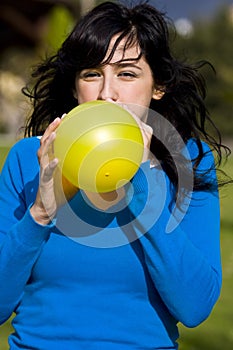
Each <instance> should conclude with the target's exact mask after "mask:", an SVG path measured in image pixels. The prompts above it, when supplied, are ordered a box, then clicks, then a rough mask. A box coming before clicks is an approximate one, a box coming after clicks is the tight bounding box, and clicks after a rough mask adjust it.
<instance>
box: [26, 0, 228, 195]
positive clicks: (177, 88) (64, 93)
mask: <svg viewBox="0 0 233 350" xmlns="http://www.w3.org/2000/svg"><path fill="white" fill-rule="evenodd" d="M116 34H118V35H119V38H118V40H117V41H116V44H115V46H114V47H113V50H112V52H111V53H110V55H109V57H108V58H107V59H106V60H105V62H103V60H104V58H105V57H106V53H107V49H108V47H109V43H110V41H111V39H112V37H113V36H114V35H116ZM122 38H126V44H125V49H126V48H127V47H129V46H130V45H132V44H134V43H138V44H139V47H140V49H141V55H144V57H145V59H146V61H147V62H148V64H149V66H150V67H151V70H152V74H153V78H154V82H155V85H156V86H157V87H158V88H159V89H162V90H164V91H165V94H164V96H163V98H162V99H161V100H159V101H157V100H152V101H151V106H150V108H151V109H153V110H154V111H157V112H158V113H160V114H161V115H163V116H164V117H165V118H166V119H167V120H168V121H169V122H170V123H172V125H173V126H174V127H175V128H176V130H177V131H178V133H179V134H180V135H181V137H182V139H183V140H184V142H185V143H186V142H187V141H188V140H189V139H190V138H194V139H195V142H196V144H197V148H198V155H197V157H196V158H195V162H194V175H195V176H194V179H195V181H194V189H205V190H207V189H209V188H210V187H211V186H212V185H213V184H210V183H208V181H207V180H203V179H205V176H204V177H200V174H199V175H197V172H196V168H197V166H198V164H199V163H200V161H201V159H202V158H203V157H204V153H205V152H204V151H203V146H202V142H201V139H203V140H205V141H207V142H208V144H209V145H210V148H211V149H212V150H214V151H216V152H217V158H218V163H219V164H220V163H221V158H222V151H221V149H222V148H224V149H225V151H226V153H227V152H229V150H228V148H227V147H225V146H223V145H222V144H221V137H220V134H219V132H218V129H217V128H216V127H215V125H214V123H213V122H212V121H211V119H210V117H209V114H208V111H207V109H206V106H205V103H204V98H205V91H206V88H205V81H204V79H203V77H202V76H201V74H200V73H199V68H201V67H202V66H203V65H205V64H208V63H207V62H204V61H203V62H200V63H198V64H196V65H190V64H189V65H188V64H186V63H184V62H181V61H178V60H177V59H176V58H175V57H173V56H172V53H171V50H170V46H169V45H170V43H169V41H170V39H169V26H168V23H167V21H166V17H165V14H164V13H161V12H160V11H158V10H157V9H155V8H154V7H153V6H151V5H149V4H148V3H146V2H143V3H140V4H138V5H135V6H131V7H130V6H129V7H127V6H124V5H122V4H119V3H114V2H104V3H102V4H101V5H99V6H97V7H95V8H94V9H93V10H91V11H90V12H89V13H87V14H86V15H85V16H84V17H83V18H81V20H80V21H79V22H78V23H77V25H76V26H75V27H74V29H73V31H72V32H71V34H70V35H69V36H68V37H67V39H66V40H65V41H64V43H63V45H62V47H61V48H60V49H59V51H58V52H57V54H56V55H54V56H53V57H51V58H49V59H47V60H46V61H45V62H43V63H42V64H41V65H39V66H38V67H37V68H36V70H35V71H34V73H33V77H34V78H36V79H37V81H36V84H35V85H34V87H33V88H32V89H31V90H30V89H27V88H25V89H24V90H23V92H24V94H26V95H27V96H29V97H30V98H31V99H32V101H33V107H34V109H33V112H32V115H31V116H30V118H29V120H28V122H27V124H26V129H25V136H30V135H40V134H42V133H43V132H44V130H45V128H46V127H47V125H48V124H49V123H50V122H52V121H53V120H54V119H55V118H56V117H57V116H62V115H63V114H64V113H67V112H68V111H69V110H71V109H72V108H74V107H75V106H76V105H77V100H76V99H75V98H74V96H73V91H74V83H75V78H76V76H77V74H78V73H79V72H80V71H81V70H83V69H86V68H91V67H96V66H99V65H100V64H103V63H107V62H108V61H110V59H111V57H112V55H113V54H114V51H115V49H116V47H117V45H118V43H119V42H120V41H121V40H122ZM206 122H210V123H211V124H212V126H213V128H214V130H215V132H216V135H217V140H218V141H217V140H215V138H214V137H213V136H210V135H209V134H208V132H207V131H206ZM171 139H172V138H171ZM171 142H172V141H171ZM151 151H152V153H154V155H155V156H156V157H157V158H158V159H159V160H160V161H161V164H162V166H163V168H164V170H165V171H166V173H167V174H168V176H169V178H170V179H171V181H172V183H173V184H174V185H175V187H177V184H178V173H177V168H176V164H175V163H176V162H175V161H174V159H173V155H171V154H169V152H168V150H167V148H166V147H164V145H163V144H162V142H161V140H159V138H156V137H155V136H153V138H152V143H151ZM179 151H180V150H179ZM181 163H182V162H180V163H179V164H180V166H181V167H182V165H181ZM209 170H210V169H209ZM215 185H216V184H215Z"/></svg>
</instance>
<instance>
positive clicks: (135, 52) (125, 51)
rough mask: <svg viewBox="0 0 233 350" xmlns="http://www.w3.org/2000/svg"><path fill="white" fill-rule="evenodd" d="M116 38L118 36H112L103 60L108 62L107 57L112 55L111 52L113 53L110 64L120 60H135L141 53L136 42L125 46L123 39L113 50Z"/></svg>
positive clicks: (125, 41)
mask: <svg viewBox="0 0 233 350" xmlns="http://www.w3.org/2000/svg"><path fill="white" fill-rule="evenodd" d="M117 38H118V35H116V36H114V37H113V38H112V39H111V41H110V44H109V47H108V50H107V53H106V56H105V58H104V61H105V60H108V57H109V56H110V55H111V54H112V52H113V50H114V53H113V55H112V57H111V60H110V62H118V61H122V60H129V59H134V60H135V59H137V58H138V57H139V55H140V53H141V50H140V47H139V45H138V43H137V42H136V41H134V43H132V44H131V45H127V39H126V38H123V39H122V40H121V41H120V42H119V43H118V45H117V47H116V48H115V47H114V46H115V43H116V40H117Z"/></svg>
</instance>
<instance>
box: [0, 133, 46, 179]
mask: <svg viewBox="0 0 233 350" xmlns="http://www.w3.org/2000/svg"><path fill="white" fill-rule="evenodd" d="M39 146H40V140H39V138H38V137H29V138H24V139H21V140H19V141H17V142H16V143H15V144H14V145H13V146H12V147H11V149H10V151H9V153H8V156H7V159H6V161H5V164H4V167H3V172H4V169H5V168H8V169H12V171H13V170H14V169H18V168H21V169H24V168H26V169H33V168H34V169H35V168H38V159H37V150H38V148H39Z"/></svg>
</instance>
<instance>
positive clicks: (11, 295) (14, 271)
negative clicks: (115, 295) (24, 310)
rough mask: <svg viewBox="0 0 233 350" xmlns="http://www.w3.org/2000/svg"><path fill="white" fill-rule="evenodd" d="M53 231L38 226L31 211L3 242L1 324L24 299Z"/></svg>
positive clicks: (48, 227)
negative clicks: (29, 282) (45, 244)
mask: <svg viewBox="0 0 233 350" xmlns="http://www.w3.org/2000/svg"><path fill="white" fill-rule="evenodd" d="M50 230H51V225H50V226H41V225H39V224H37V223H36V222H35V221H34V220H33V219H32V217H31V215H30V212H29V210H28V211H27V212H26V213H25V215H24V217H23V218H22V219H21V220H20V221H19V222H18V223H17V224H15V225H14V226H12V228H11V229H10V230H9V232H8V233H7V234H6V235H5V237H4V238H3V239H2V240H1V248H0V285H1V288H0V323H3V322H4V321H5V320H6V319H7V318H8V317H10V315H11V314H12V312H13V311H14V309H15V306H16V305H17V303H18V301H19V300H20V298H21V296H22V294H23V290H24V288H25V285H26V283H27V281H28V279H29V277H30V275H31V271H32V268H33V265H34V263H35V261H36V259H37V258H38V255H39V254H40V252H41V249H42V247H43V244H44V243H45V242H46V240H47V239H48V237H49V234H50Z"/></svg>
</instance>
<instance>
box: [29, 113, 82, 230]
mask: <svg viewBox="0 0 233 350" xmlns="http://www.w3.org/2000/svg"><path fill="white" fill-rule="evenodd" d="M60 123H61V118H56V119H55V120H54V121H53V122H52V123H51V124H50V125H49V126H48V127H47V129H46V130H45V132H44V134H43V136H42V137H41V139H40V148H39V150H38V152H37V155H38V161H39V164H40V181H39V188H38V192H37V195H36V200H35V202H34V204H33V205H32V207H31V209H30V212H31V215H32V217H33V218H34V220H35V221H36V222H38V223H39V224H41V225H47V224H48V223H49V222H50V221H51V220H52V219H53V218H54V217H55V215H56V212H57V209H58V208H59V207H60V206H61V205H62V204H64V203H65V202H66V201H67V200H69V199H70V198H71V197H72V196H73V195H74V194H75V193H76V192H77V191H78V188H76V187H74V186H73V185H72V184H71V183H70V182H69V181H68V180H66V179H65V178H64V177H63V176H62V174H61V171H60V169H59V168H58V167H57V164H58V159H57V158H54V155H53V141H54V139H55V137H56V132H55V131H56V129H57V127H58V126H59V125H60Z"/></svg>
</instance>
